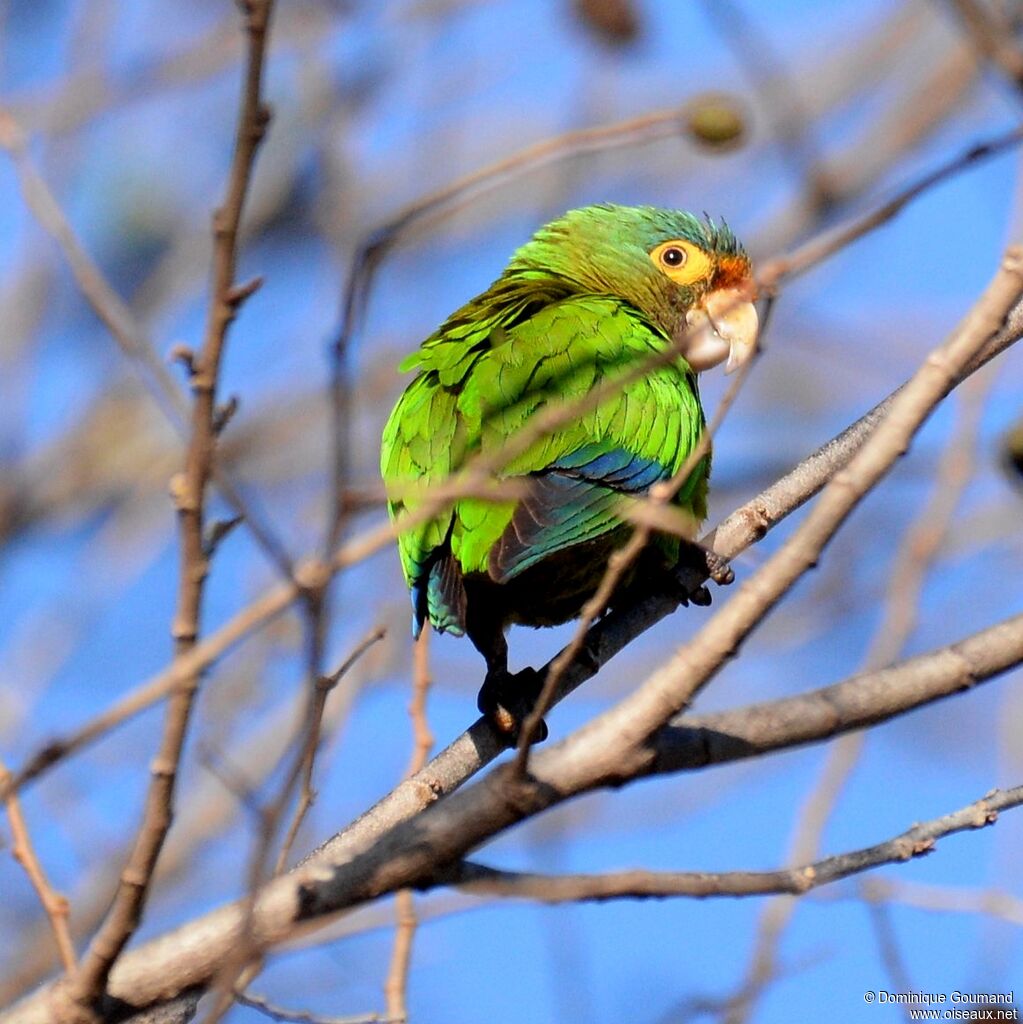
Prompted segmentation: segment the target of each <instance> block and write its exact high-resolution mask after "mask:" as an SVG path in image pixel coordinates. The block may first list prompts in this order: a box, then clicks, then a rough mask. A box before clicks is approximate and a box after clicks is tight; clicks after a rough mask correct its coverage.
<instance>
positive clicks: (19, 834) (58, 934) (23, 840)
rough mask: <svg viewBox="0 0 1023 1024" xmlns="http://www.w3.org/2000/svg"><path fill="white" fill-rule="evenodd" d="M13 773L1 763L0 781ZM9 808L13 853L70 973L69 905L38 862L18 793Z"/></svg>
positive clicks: (72, 955) (72, 952) (9, 801)
mask: <svg viewBox="0 0 1023 1024" xmlns="http://www.w3.org/2000/svg"><path fill="white" fill-rule="evenodd" d="M9 776H10V772H8V770H7V768H6V767H5V766H4V765H3V764H2V763H0V780H4V781H6V780H7V778H8V777H9ZM4 802H5V804H6V807H7V819H8V821H10V823H11V836H12V839H13V842H12V843H11V856H12V857H14V859H15V860H16V861H17V862H18V863H19V864H20V865H21V866H22V868H24V870H25V874H26V875H27V876H28V880H29V882H31V884H32V888H33V889H35V891H36V895H37V896H38V897H39V902H40V904H41V905H42V908H43V910H44V911H45V912H46V917H47V918H48V920H49V922H50V928H51V930H52V931H53V938H54V941H55V942H56V944H57V952H58V953H59V955H60V962H61V964H62V965H63V967H64V970H65V971H66V972H67V973H68V974H70V973H71V972H73V971H74V969H75V966H76V964H77V960H76V958H75V947H74V943H73V942H72V941H71V932H70V930H69V928H68V914H69V913H70V907H69V905H68V901H67V898H66V897H64V896H62V895H61V894H60V893H59V892H57V891H56V890H55V889H54V888H53V886H52V885H51V884H50V880H49V879H48V878H47V877H46V871H45V870H44V869H43V866H42V864H41V863H40V862H39V857H38V856H37V855H36V851H35V847H34V846H33V845H32V837H31V835H30V833H29V831H28V824H27V823H26V821H25V815H24V813H23V812H22V809H21V801H20V800H19V799H18V794H17V793H15V792H11V793H9V794H8V796H7V798H6V800H5V801H4Z"/></svg>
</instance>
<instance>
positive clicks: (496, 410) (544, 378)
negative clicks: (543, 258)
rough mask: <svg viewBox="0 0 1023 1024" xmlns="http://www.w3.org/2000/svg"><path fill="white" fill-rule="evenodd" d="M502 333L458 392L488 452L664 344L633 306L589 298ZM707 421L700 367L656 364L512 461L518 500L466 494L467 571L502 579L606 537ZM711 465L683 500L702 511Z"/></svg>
mask: <svg viewBox="0 0 1023 1024" xmlns="http://www.w3.org/2000/svg"><path fill="white" fill-rule="evenodd" d="M495 340H496V343H495V344H493V346H492V347H491V349H490V350H489V351H488V352H487V354H486V356H485V357H484V358H481V359H480V360H479V361H478V362H477V363H475V364H474V366H473V367H472V370H471V373H470V374H469V375H468V378H467V380H466V386H465V387H464V388H463V390H462V392H461V394H460V396H459V401H458V404H459V408H460V410H461V412H462V414H463V416H465V418H466V419H467V420H470V421H471V422H473V423H477V424H479V447H480V449H481V450H482V451H483V453H484V454H492V453H496V452H499V451H500V450H501V449H502V448H503V447H504V445H505V444H506V440H507V439H508V438H509V437H512V436H514V434H515V433H516V432H517V431H519V430H522V429H525V430H527V431H528V430H529V427H528V425H527V424H528V421H529V420H530V418H531V417H532V416H534V415H536V414H537V413H539V412H540V411H541V410H545V409H549V408H551V407H552V406H554V405H557V404H559V403H565V402H571V401H574V400H578V399H580V398H582V397H583V396H585V395H587V394H588V393H590V392H591V391H592V389H593V388H594V387H595V386H596V385H598V384H601V383H603V382H612V381H613V380H614V378H615V377H616V376H619V375H622V374H627V373H628V372H630V370H632V371H634V369H635V367H636V365H637V362H641V361H642V360H645V359H649V358H650V357H651V356H652V355H653V354H654V353H655V352H657V351H663V349H664V347H665V346H666V345H667V339H666V338H664V336H663V335H661V334H660V333H659V332H658V331H656V330H655V329H654V328H653V327H652V326H651V325H650V324H649V323H648V322H647V321H646V320H645V319H644V318H643V317H642V316H641V315H640V314H639V313H638V312H637V311H636V310H635V309H633V308H632V307H631V306H628V305H627V304H625V303H622V302H618V301H616V300H613V299H607V298H602V297H593V296H582V297H575V298H571V299H566V300H563V301H561V302H558V303H555V304H552V305H549V306H547V307H545V308H544V309H542V310H540V311H539V312H537V313H536V314H534V315H533V316H532V317H530V318H529V319H528V320H527V321H525V322H523V323H521V324H518V325H516V326H514V327H512V328H510V329H508V330H507V331H505V332H502V334H501V336H500V337H499V338H497V339H495ZM702 426H703V416H702V410H701V407H700V402H699V396H698V394H697V391H696V384H695V377H694V376H693V374H692V373H691V372H689V370H688V367H686V366H685V364H684V363H680V362H679V361H676V362H673V363H671V364H668V365H664V366H660V367H658V368H657V369H655V370H653V371H651V372H650V373H649V374H647V375H645V376H644V377H642V378H640V379H638V380H634V381H631V382H629V383H628V384H626V385H625V386H624V387H622V388H621V389H614V390H613V391H611V392H610V393H609V397H608V399H607V400H606V401H604V402H602V403H601V404H600V405H599V406H598V407H597V408H595V409H592V410H588V411H584V412H582V413H580V414H579V415H578V416H577V417H575V418H574V419H572V420H571V421H570V422H569V423H566V424H563V425H561V426H559V427H557V428H556V429H555V430H553V431H552V432H551V433H549V434H547V435H546V436H544V437H541V438H539V439H537V440H536V441H535V442H533V443H532V444H531V445H530V446H529V447H528V448H527V449H526V451H524V452H523V453H522V454H521V455H519V456H517V457H515V458H514V459H512V460H511V461H510V462H509V464H508V466H507V467H506V468H505V470H504V474H505V475H508V476H516V477H522V476H525V477H526V478H527V479H528V481H529V491H528V493H527V494H526V496H525V497H523V498H522V499H520V500H519V501H518V502H517V503H516V504H514V505H511V506H507V505H505V506H501V507H498V508H495V506H493V505H488V504H487V503H485V502H482V501H479V500H477V499H465V500H463V501H461V502H460V503H459V505H458V506H457V510H456V517H455V520H454V523H453V524H452V533H451V540H450V543H451V549H452V551H453V552H454V554H455V556H456V558H457V559H458V561H459V563H460V564H461V566H462V567H463V569H465V570H467V571H487V572H488V573H489V574H490V576H491V577H492V578H493V579H495V580H496V581H498V582H505V581H507V580H509V579H512V578H513V577H515V576H517V575H518V574H519V573H521V572H523V571H525V570H526V569H528V568H529V567H530V566H531V565H535V564H536V563H537V562H539V561H542V560H543V559H544V558H547V557H548V556H550V555H552V554H554V553H556V552H558V551H561V550H564V549H565V548H569V547H572V546H574V545H576V544H581V543H585V542H586V541H590V540H594V539H596V538H598V537H600V536H603V535H604V534H606V533H608V532H610V531H612V530H614V529H617V528H618V527H619V526H621V524H622V519H621V517H620V515H619V511H620V504H621V500H622V497H623V496H629V495H636V494H640V493H642V492H644V491H646V489H647V488H648V487H649V486H650V485H651V484H652V483H654V482H655V481H657V480H663V479H666V478H668V477H670V476H671V475H672V474H673V473H674V472H675V471H676V470H677V469H678V468H679V467H680V466H681V465H682V464H683V463H684V461H685V459H686V457H687V456H688V455H689V453H690V452H691V451H692V449H693V447H694V445H695V444H696V441H697V439H698V437H699V434H700V431H701V429H702ZM707 469H708V467H707V464H706V463H705V462H704V463H702V464H701V465H700V466H699V467H697V469H696V471H694V473H693V475H692V476H691V477H690V479H689V481H688V483H687V485H686V487H684V488H683V489H682V491H681V492H680V496H679V499H678V503H679V504H680V505H683V506H684V507H687V508H692V510H693V512H694V514H695V515H696V516H697V517H698V518H702V517H703V515H704V514H705V507H704V497H705V488H706V474H707Z"/></svg>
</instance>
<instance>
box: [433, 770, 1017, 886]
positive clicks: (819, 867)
mask: <svg viewBox="0 0 1023 1024" xmlns="http://www.w3.org/2000/svg"><path fill="white" fill-rule="evenodd" d="M1020 804H1023V786H1015V787H1014V788H1012V789H996V790H992V791H991V792H990V793H988V794H986V795H985V796H983V797H981V799H979V800H976V801H974V802H973V803H971V804H968V805H967V806H966V807H962V808H960V809H959V810H957V811H953V812H952V813H951V814H946V815H943V816H942V817H940V818H934V819H933V820H931V821H925V822H923V823H921V824H917V825H913V827H912V828H909V829H907V830H906V831H905V832H902V833H900V834H899V835H897V836H894V837H893V838H891V839H888V840H886V841H885V842H883V843H878V844H877V845H875V846H868V847H864V848H863V849H858V850H852V851H850V852H848V853H841V854H837V855H835V856H832V857H825V858H824V859H823V860H818V861H814V862H812V863H808V864H803V865H801V866H799V867H792V868H785V869H782V870H779V871H725V872H709V871H645V870H636V871H615V872H608V873H607V874H598V875H555V876H552V875H542V874H535V873H529V872H516V871H504V870H499V869H497V868H492V867H488V866H486V865H482V864H477V863H475V862H471V861H465V862H463V863H462V864H461V865H459V866H458V867H456V868H454V869H452V870H451V871H450V873H448V874H447V876H444V875H443V874H442V875H441V880H442V881H443V882H444V883H445V884H450V885H455V886H457V887H458V888H460V889H464V890H465V891H466V892H469V893H473V894H478V895H483V896H499V897H502V898H506V897H514V898H521V899H531V900H539V901H541V902H543V903H575V902H579V901H589V900H609V899H650V898H654V899H660V898H665V897H669V896H690V897H697V898H701V899H702V898H706V897H720V896H730V897H737V896H767V895H774V894H779V893H788V894H790V895H795V896H801V895H803V894H804V893H807V892H809V891H811V890H812V889H816V888H818V887H819V886H822V885H830V884H831V883H833V882H837V881H839V880H840V879H843V878H848V877H849V876H850V875H857V874H860V873H861V872H863V871H868V870H870V869H871V868H875V867H879V866H880V865H882V864H900V863H903V862H904V861H907V860H911V859H912V858H914V857H921V856H924V855H926V854H929V853H931V852H932V851H933V850H934V848H935V846H936V844H937V842H938V840H939V839H942V838H944V837H945V836H949V835H953V834H955V833H957V832H966V831H970V830H972V829H978V828H984V827H986V826H987V825H993V824H994V823H995V821H997V819H998V815H999V813H1000V812H1001V811H1005V810H1009V809H1011V808H1014V807H1018V806H1020Z"/></svg>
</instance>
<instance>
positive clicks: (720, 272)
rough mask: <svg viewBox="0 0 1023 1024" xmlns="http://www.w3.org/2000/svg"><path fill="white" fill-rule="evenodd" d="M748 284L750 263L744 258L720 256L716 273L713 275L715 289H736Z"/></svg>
mask: <svg viewBox="0 0 1023 1024" xmlns="http://www.w3.org/2000/svg"><path fill="white" fill-rule="evenodd" d="M749 282H750V263H749V260H748V259H747V258H746V257H745V256H721V257H719V259H718V268H717V273H716V274H715V275H714V287H715V288H737V287H739V286H740V285H743V284H749Z"/></svg>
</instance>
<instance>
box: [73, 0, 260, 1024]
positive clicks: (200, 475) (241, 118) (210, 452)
mask: <svg viewBox="0 0 1023 1024" xmlns="http://www.w3.org/2000/svg"><path fill="white" fill-rule="evenodd" d="M272 7H273V0H247V2H246V3H245V4H244V5H243V11H244V14H245V28H246V31H247V34H248V41H249V47H248V57H247V63H246V69H245V85H244V89H243V94H242V99H241V105H240V110H239V115H238V129H237V134H236V138H235V146H234V157H233V161H232V167H231V173H230V179H229V183H228V189H227V196H226V198H225V201H224V203H223V205H222V206H221V207H220V208H219V209H218V210H217V211H216V212H215V213H214V216H213V230H214V250H213V282H212V293H213V294H212V301H211V303H210V309H209V314H208V317H207V322H206V333H205V338H204V340H203V345H202V350H201V352H200V353H199V354H198V356H197V357H196V358H195V360H194V361H193V365H192V391H193V394H194V402H193V407H192V428H191V439H190V442H189V446H188V452H187V455H186V459H185V468H184V472H183V473H182V474H180V476H179V477H178V478H176V480H175V482H174V483H173V484H172V491H173V493H174V495H175V498H176V501H177V506H178V518H179V522H180V528H181V556H180V571H179V589H178V600H177V608H176V611H175V614H174V623H173V627H172V634H173V637H174V642H175V654H176V655H178V656H180V655H183V654H187V653H188V652H189V651H190V650H191V649H192V648H193V647H194V646H195V644H196V639H197V637H198V634H199V628H200V619H201V612H202V599H203V591H204V584H205V581H206V576H207V573H208V569H209V565H208V562H209V555H208V552H207V548H206V541H205V499H206V492H207V487H208V484H209V482H210V480H211V477H212V474H213V466H214V452H215V448H216V441H217V435H218V433H219V429H218V425H217V419H218V410H217V382H218V378H219V374H220V365H221V359H222V356H223V351H224V345H225V341H226V338H227V330H228V327H229V326H230V324H231V322H232V321H233V320H234V317H235V315H236V313H237V310H238V307H239V306H240V304H241V303H242V302H243V301H244V300H245V299H246V298H247V297H248V296H249V295H250V294H251V293H252V291H253V290H254V287H253V286H252V285H251V284H250V285H242V286H239V285H237V284H235V269H236V265H237V242H238V229H239V226H240V223H241V217H242V209H243V207H244V204H245V197H246V194H247V192H248V187H249V181H250V178H251V174H252V167H253V163H254V161H255V155H256V150H257V148H258V146H259V143H260V142H261V140H262V138H263V135H264V133H265V131H266V126H267V123H268V121H269V116H270V115H269V110H268V109H267V107H266V106H265V104H264V103H263V101H262V98H261V90H262V77H263V63H264V57H265V52H266V42H267V33H268V30H269V20H270V14H271V11H272ZM199 678H200V677H199V674H198V673H193V674H191V675H189V676H186V677H185V678H183V679H181V680H180V682H179V684H178V685H177V686H176V687H175V689H174V691H173V693H172V694H171V698H170V701H169V703H168V705H167V710H166V714H165V717H164V726H163V734H162V737H161V740H160V747H159V751H158V752H157V755H156V758H155V759H154V761H153V763H152V767H151V780H150V785H149V789H148V791H147V794H146V801H145V810H144V812H143V818H142V823H141V825H140V827H139V830H138V835H137V838H136V841H135V845H134V847H133V849H132V852H131V854H130V856H129V858H128V862H127V864H126V865H125V867H124V869H123V871H122V872H121V881H120V884H119V886H118V890H117V893H116V895H115V897H114V902H113V905H112V906H111V908H110V911H109V913H108V914H107V917H106V919H105V920H104V922H103V924H102V925H101V926H100V928H99V931H98V932H97V933H96V935H95V936H94V937H93V939H92V942H91V943H90V944H89V948H88V949H87V950H86V952H85V955H84V956H83V958H82V962H81V965H80V966H79V969H78V971H77V972H76V973H75V974H74V976H73V977H72V978H71V979H70V980H69V983H68V985H67V990H66V997H67V998H66V1002H65V1005H64V1006H63V1007H62V1009H61V1012H62V1013H63V1014H64V1015H66V1016H67V1017H68V1018H69V1019H72V1020H75V1021H79V1020H81V1021H91V1020H96V1019H98V1018H99V1017H100V1016H101V1011H100V1004H101V1002H102V999H103V996H104V993H105V991H106V988H107V980H108V977H109V975H110V971H111V969H112V968H113V966H114V964H115V963H116V961H117V958H118V956H119V955H120V953H121V951H122V950H123V949H124V947H125V946H126V945H127V943H128V941H129V940H130V939H131V937H132V936H133V935H134V934H135V931H136V929H137V928H138V926H139V924H140V922H141V920H142V914H143V911H144V909H145V905H146V900H147V898H148V895H149V889H150V883H151V881H152V878H153V873H154V871H155V868H156V862H157V860H158V858H159V856H160V850H161V849H162V848H163V843H164V840H165V839H166V837H167V833H168V831H169V830H170V825H171V821H172V819H173V804H174V791H175V788H176V783H177V775H178V768H179V764H180V761H181V754H182V751H183V749H184V744H185V737H186V735H187V732H188V724H189V720H190V717H191V712H192V708H193V703H194V698H195V694H196V691H197V689H198V686H199Z"/></svg>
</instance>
